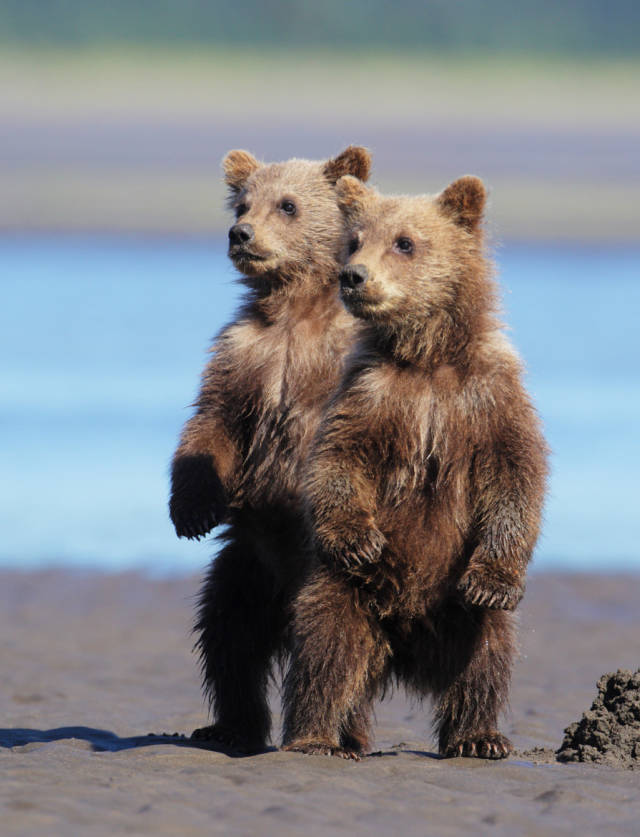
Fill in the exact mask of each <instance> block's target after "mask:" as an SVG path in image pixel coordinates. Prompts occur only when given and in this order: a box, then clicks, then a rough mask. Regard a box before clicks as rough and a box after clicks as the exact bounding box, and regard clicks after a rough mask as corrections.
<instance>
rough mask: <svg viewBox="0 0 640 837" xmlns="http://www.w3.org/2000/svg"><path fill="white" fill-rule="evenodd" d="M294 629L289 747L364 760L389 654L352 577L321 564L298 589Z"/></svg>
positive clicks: (285, 742) (286, 731)
mask: <svg viewBox="0 0 640 837" xmlns="http://www.w3.org/2000/svg"><path fill="white" fill-rule="evenodd" d="M293 636H294V647H293V652H292V659H291V665H290V668H289V671H288V673H287V676H286V679H285V690H284V704H285V716H284V736H283V749H285V750H293V751H296V752H303V753H309V754H322V755H334V756H339V757H341V758H347V759H354V760H356V761H357V760H359V759H360V757H361V755H362V754H363V752H364V751H365V749H366V748H367V746H368V744H369V716H370V705H371V697H372V695H373V693H374V692H375V689H376V686H377V684H378V683H379V682H380V679H381V678H382V676H383V674H384V670H385V666H386V661H387V658H388V654H389V647H388V643H387V642H386V640H385V638H384V637H383V635H382V632H381V630H380V628H379V626H378V625H377V623H376V622H375V620H374V619H372V617H371V615H370V614H368V613H367V612H365V610H364V609H363V608H362V607H361V606H360V604H359V602H358V596H357V591H355V590H354V589H353V588H352V587H351V585H350V584H349V582H348V580H347V579H345V578H344V577H343V576H341V575H333V574H331V573H330V572H329V571H328V570H320V571H318V572H317V573H316V575H315V576H314V578H313V579H312V580H311V581H310V582H309V583H308V584H307V585H306V586H305V587H304V588H303V590H302V592H301V593H300V594H299V595H298V598H297V600H296V604H295V616H294V631H293Z"/></svg>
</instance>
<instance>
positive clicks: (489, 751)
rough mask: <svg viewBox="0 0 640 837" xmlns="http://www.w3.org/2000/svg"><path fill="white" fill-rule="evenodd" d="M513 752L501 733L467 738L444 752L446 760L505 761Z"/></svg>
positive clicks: (450, 745) (507, 740) (509, 743)
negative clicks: (476, 759)
mask: <svg viewBox="0 0 640 837" xmlns="http://www.w3.org/2000/svg"><path fill="white" fill-rule="evenodd" d="M511 750H512V745H511V742H510V741H509V739H508V738H506V737H505V736H504V735H501V734H500V733H499V732H496V733H490V734H487V735H479V736H475V737H472V738H471V737H470V738H465V739H462V740H461V741H457V742H455V743H454V744H449V745H448V746H447V747H445V748H444V749H443V750H441V752H442V755H443V756H444V757H445V758H460V757H466V758H479V759H505V758H507V756H508V755H509V753H510V752H511Z"/></svg>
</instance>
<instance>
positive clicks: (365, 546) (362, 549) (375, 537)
mask: <svg viewBox="0 0 640 837" xmlns="http://www.w3.org/2000/svg"><path fill="white" fill-rule="evenodd" d="M385 544H386V538H385V536H384V535H383V534H382V532H380V530H379V529H375V528H371V529H365V530H363V531H361V532H358V531H357V530H354V531H353V532H352V533H350V534H349V536H348V537H343V538H341V539H340V540H337V539H332V540H331V541H330V542H329V543H327V542H325V543H324V544H321V548H322V551H323V553H324V556H325V560H326V561H327V563H331V564H333V565H334V566H337V567H339V568H341V569H345V570H354V571H357V570H358V569H359V568H362V567H366V566H367V565H368V564H374V563H375V562H376V561H377V560H378V558H379V557H380V554H381V553H382V550H383V549H384V546H385Z"/></svg>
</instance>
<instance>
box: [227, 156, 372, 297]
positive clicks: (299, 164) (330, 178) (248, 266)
mask: <svg viewBox="0 0 640 837" xmlns="http://www.w3.org/2000/svg"><path fill="white" fill-rule="evenodd" d="M370 164H371V158H370V155H369V152H368V151H367V150H366V149H365V148H361V147H359V146H349V147H348V148H347V149H345V150H344V151H343V152H342V153H341V154H339V155H338V156H337V157H334V158H332V159H330V160H326V161H323V162H317V161H310V160H298V159H293V160H288V161H286V162H283V163H271V164H263V163H260V162H259V161H258V160H256V158H255V157H253V155H251V154H250V153H249V152H248V151H230V152H229V153H228V154H227V156H226V157H225V158H224V160H223V163H222V165H223V169H224V174H225V180H226V183H227V185H228V187H229V191H230V194H229V205H230V207H231V209H232V210H233V212H234V213H235V216H236V220H235V223H234V224H233V225H232V226H231V228H230V230H229V256H230V258H231V260H232V261H233V263H234V264H235V266H236V267H237V268H238V270H239V271H240V272H241V273H242V274H243V278H244V281H245V282H246V283H247V284H249V286H251V287H256V288H260V289H262V290H267V291H268V290H269V289H270V288H272V287H273V286H274V285H277V284H280V283H286V282H290V281H291V280H294V279H296V278H301V277H306V276H315V279H316V280H317V281H318V282H321V281H323V280H324V281H329V280H330V279H331V278H334V277H335V272H336V270H337V268H338V267H339V263H340V262H339V259H340V255H341V252H342V250H343V247H344V237H345V225H344V221H343V218H342V215H341V213H340V210H339V209H338V205H337V202H336V191H335V187H336V182H337V181H338V180H339V178H341V177H342V176H344V175H350V176H352V177H353V178H354V180H356V182H358V183H360V182H362V181H364V180H366V179H367V177H368V176H369V168H370Z"/></svg>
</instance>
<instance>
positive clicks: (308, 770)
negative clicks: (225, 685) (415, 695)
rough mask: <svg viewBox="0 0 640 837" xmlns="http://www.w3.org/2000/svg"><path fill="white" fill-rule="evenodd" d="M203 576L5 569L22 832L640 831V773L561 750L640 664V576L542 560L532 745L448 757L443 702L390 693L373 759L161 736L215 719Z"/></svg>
mask: <svg viewBox="0 0 640 837" xmlns="http://www.w3.org/2000/svg"><path fill="white" fill-rule="evenodd" d="M197 585H198V580H197V579H196V578H186V579H184V578H183V579H174V580H150V579H148V578H143V577H141V576H139V575H136V574H133V573H130V574H118V575H102V574H94V573H78V572H70V571H63V570H60V571H46V572H44V571H43V572H35V573H20V572H14V571H0V636H2V649H3V653H2V660H3V678H2V685H3V688H2V690H1V691H0V707H1V708H0V711H1V721H0V726H1V727H2V729H0V772H1V775H2V783H1V784H0V815H1V822H2V829H1V830H2V834H3V835H18V834H19V835H32V834H48V835H51V834H53V835H58V834H60V835H62V834H64V835H75V834H82V835H85V834H91V835H94V834H121V833H135V834H147V833H149V834H151V833H153V834H172V835H175V834H185V835H190V834H202V833H205V832H206V833H214V834H217V833H224V834H239V835H245V834H246V835H253V834H267V835H270V834H278V835H299V834H301V833H305V834H306V835H311V834H339V833H349V834H373V835H377V834H380V835H382V834H388V833H397V834H403V835H404V834H406V835H414V834H415V835H424V834H437V835H448V834H459V833H460V832H462V831H471V832H472V833H474V834H482V833H491V834H499V835H502V834H504V835H507V834H509V835H513V834H527V835H537V834H540V835H542V834H550V833H553V834H559V835H564V834H566V835H573V834H576V833H591V834H594V833H609V834H637V833H638V818H639V817H640V774H639V773H638V772H637V771H628V770H622V769H616V768H612V767H609V766H602V765H587V764H584V765H583V764H559V763H556V762H555V759H554V758H553V753H552V750H553V749H555V748H557V747H558V746H559V744H560V742H561V740H562V733H563V729H564V727H566V726H567V725H568V724H569V723H571V722H572V721H575V720H578V719H579V718H580V716H581V714H582V712H583V711H584V710H586V709H587V708H588V707H589V706H590V705H591V702H592V700H593V699H594V697H595V692H596V687H595V684H596V680H597V679H598V677H599V676H600V675H601V674H602V673H603V672H605V671H613V670H615V669H617V668H628V669H632V670H635V669H636V668H637V667H638V663H639V661H640V608H638V594H639V593H640V576H630V575H627V576H614V575H590V576H589V575H579V576H561V575H551V574H540V575H534V576H533V577H532V578H531V580H530V583H529V589H528V592H527V596H526V597H525V600H524V603H523V605H522V607H521V647H522V654H521V658H520V660H519V662H518V664H517V667H516V670H515V674H514V681H513V688H512V693H511V710H510V713H509V715H508V716H507V718H506V719H505V722H504V724H503V729H504V731H505V732H507V733H508V734H509V735H510V736H511V737H512V739H513V741H514V743H515V745H516V747H517V753H516V754H515V755H514V756H513V757H512V758H510V759H508V760H507V761H505V762H500V763H492V762H486V761H481V760H473V759H456V760H441V759H438V758H437V757H436V756H435V755H434V742H433V740H432V739H431V737H430V734H429V712H428V707H424V708H420V707H417V706H413V705H411V704H410V703H409V702H408V701H407V700H406V699H405V698H404V696H403V695H402V694H396V695H395V696H393V697H392V698H391V699H389V700H387V701H385V702H384V703H381V704H380V705H379V706H378V709H377V716H378V722H377V727H376V745H375V746H376V750H377V751H378V752H376V753H375V754H373V755H371V756H370V757H367V758H366V759H364V760H363V761H362V762H361V763H359V764H355V763H347V762H343V761H341V760H339V759H332V758H323V757H309V756H303V755H294V754H288V753H280V752H276V751H275V750H274V751H272V752H268V753H264V754H262V755H259V756H254V757H247V758H232V757H229V756H227V755H224V754H222V753H217V752H212V751H210V750H207V749H203V748H200V747H195V746H193V745H192V744H191V742H189V741H187V740H184V739H181V738H174V737H159V736H148V735H147V733H149V732H154V733H162V732H170V733H173V732H180V733H188V732H190V731H191V730H192V729H193V728H194V727H197V726H201V725H202V724H204V723H205V721H206V713H205V710H204V706H203V702H202V697H201V693H200V688H199V681H198V672H197V666H196V661H195V658H194V656H193V655H192V653H191V644H192V641H191V638H190V636H189V627H190V621H191V617H192V609H193V597H194V594H195V592H196V590H197ZM273 705H274V710H275V712H276V713H277V711H278V697H277V695H276V694H274V699H273ZM275 732H276V736H277V734H278V730H277V729H276V731H275ZM534 748H542V749H541V750H534Z"/></svg>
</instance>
